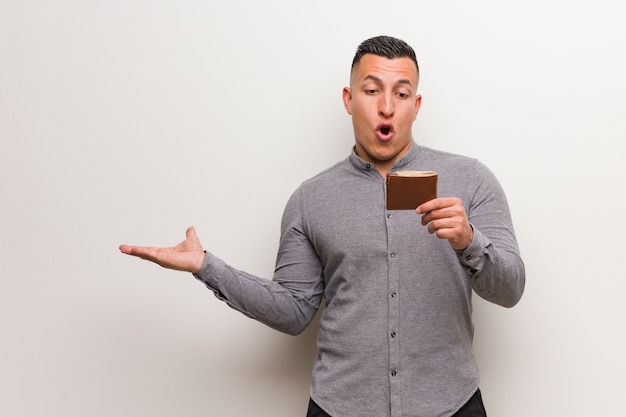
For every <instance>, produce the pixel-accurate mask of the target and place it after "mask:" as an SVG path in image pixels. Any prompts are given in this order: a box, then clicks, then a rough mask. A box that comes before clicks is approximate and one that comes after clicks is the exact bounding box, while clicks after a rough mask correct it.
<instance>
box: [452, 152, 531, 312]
mask: <svg viewBox="0 0 626 417" xmlns="http://www.w3.org/2000/svg"><path fill="white" fill-rule="evenodd" d="M476 165H477V166H476V171H475V172H476V174H475V175H476V178H474V180H475V181H476V182H477V184H478V186H477V188H476V189H475V192H474V195H473V196H472V197H471V201H470V204H469V207H468V208H466V210H467V212H468V218H469V221H470V223H471V224H472V227H473V228H474V239H473V241H472V243H471V245H470V246H469V247H468V248H467V249H465V250H464V251H462V252H458V253H457V255H458V258H459V261H460V262H461V264H462V265H463V267H464V269H465V270H466V272H467V274H468V275H469V276H470V279H471V280H472V287H473V288H474V291H476V293H477V294H478V295H480V296H481V297H482V298H484V299H485V300H488V301H490V302H493V303H496V304H498V305H501V306H504V307H513V306H514V305H515V304H517V302H518V301H519V300H520V298H521V297H522V294H523V292H524V285H525V267H524V263H523V261H522V259H521V257H520V254H519V248H518V245H517V240H516V238H515V232H514V229H513V223H512V220H511V215H510V211H509V206H508V203H507V200H506V197H505V194H504V191H503V190H502V187H501V186H500V184H499V183H498V181H497V179H496V178H495V176H494V175H493V174H492V173H491V171H489V170H488V169H487V168H486V167H485V166H484V165H482V164H480V163H479V162H476Z"/></svg>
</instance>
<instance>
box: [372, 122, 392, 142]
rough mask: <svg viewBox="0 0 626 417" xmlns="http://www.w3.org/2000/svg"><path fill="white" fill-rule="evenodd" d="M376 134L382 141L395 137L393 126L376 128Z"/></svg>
mask: <svg viewBox="0 0 626 417" xmlns="http://www.w3.org/2000/svg"><path fill="white" fill-rule="evenodd" d="M376 132H378V137H379V138H380V139H381V140H388V139H390V138H391V136H392V135H393V126H392V125H379V126H378V127H377V128H376Z"/></svg>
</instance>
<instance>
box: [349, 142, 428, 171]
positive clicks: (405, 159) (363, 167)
mask: <svg viewBox="0 0 626 417" xmlns="http://www.w3.org/2000/svg"><path fill="white" fill-rule="evenodd" d="M418 153H419V145H418V144H417V143H416V142H415V141H412V142H411V147H410V148H409V150H408V151H407V153H405V154H404V155H402V157H401V158H399V159H398V160H397V161H396V162H395V163H394V164H393V167H391V170H390V172H393V171H401V170H402V169H403V168H406V167H407V166H409V165H410V164H411V163H412V162H413V161H414V160H415V159H416V158H417V155H418ZM350 162H351V163H352V165H353V166H354V167H355V168H356V169H358V170H359V171H363V172H364V173H368V174H370V175H378V171H376V167H375V166H374V164H373V163H371V162H367V161H365V160H364V159H362V158H361V157H360V156H358V155H357V154H356V146H353V147H352V153H351V154H350Z"/></svg>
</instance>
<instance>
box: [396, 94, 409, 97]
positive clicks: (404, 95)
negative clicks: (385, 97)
mask: <svg viewBox="0 0 626 417" xmlns="http://www.w3.org/2000/svg"><path fill="white" fill-rule="evenodd" d="M398 97H400V98H408V97H409V95H408V94H407V93H398Z"/></svg>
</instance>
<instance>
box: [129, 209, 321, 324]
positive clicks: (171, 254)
mask: <svg viewBox="0 0 626 417" xmlns="http://www.w3.org/2000/svg"><path fill="white" fill-rule="evenodd" d="M120 250H121V251H122V253H125V254H128V255H133V256H137V257H139V258H142V259H146V260H149V261H152V262H155V263H157V264H158V265H161V266H162V267H164V268H169V269H174V270H180V271H188V272H192V273H193V274H194V276H195V277H196V278H197V279H199V280H200V281H202V282H203V283H204V284H205V285H206V286H207V287H208V288H209V289H211V290H212V291H213V292H214V293H215V295H216V296H217V297H218V298H219V299H221V300H223V301H225V302H226V303H227V304H228V305H229V306H231V307H232V308H234V309H236V310H238V311H240V312H242V313H243V314H245V315H247V316H249V317H251V318H254V319H256V320H259V321H260V322H262V323H264V324H267V325H268V326H270V327H272V328H274V329H276V330H279V331H282V332H285V333H288V334H292V335H295V334H299V333H301V332H302V331H303V330H304V329H305V328H306V327H307V326H308V324H309V323H310V322H311V320H312V319H313V317H314V316H315V313H316V312H317V309H318V307H319V305H320V302H321V298H322V294H323V291H324V283H323V276H322V267H321V263H320V261H319V258H318V257H317V255H316V254H315V251H314V250H313V248H312V246H311V244H310V242H309V240H308V238H307V237H306V235H305V234H304V233H303V229H302V226H301V221H300V210H299V203H298V201H297V199H296V198H294V197H292V200H291V201H290V203H289V204H288V205H287V208H286V209H285V214H284V216H283V226H282V233H281V242H280V249H279V253H278V260H277V264H276V271H275V274H274V279H273V280H272V281H270V280H268V279H264V278H261V277H257V276H254V275H252V274H249V273H246V272H244V271H240V270H237V269H235V268H233V267H231V266H230V265H227V264H226V263H225V262H224V261H222V260H221V259H219V258H217V257H216V256H214V255H213V254H211V253H210V252H206V253H205V251H204V250H203V248H202V245H201V244H200V241H199V239H198V237H197V236H196V233H195V229H194V228H193V227H190V228H189V229H187V239H186V240H184V241H183V242H181V243H179V244H178V245H176V246H174V247H171V248H154V247H145V246H130V245H121V246H120Z"/></svg>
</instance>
